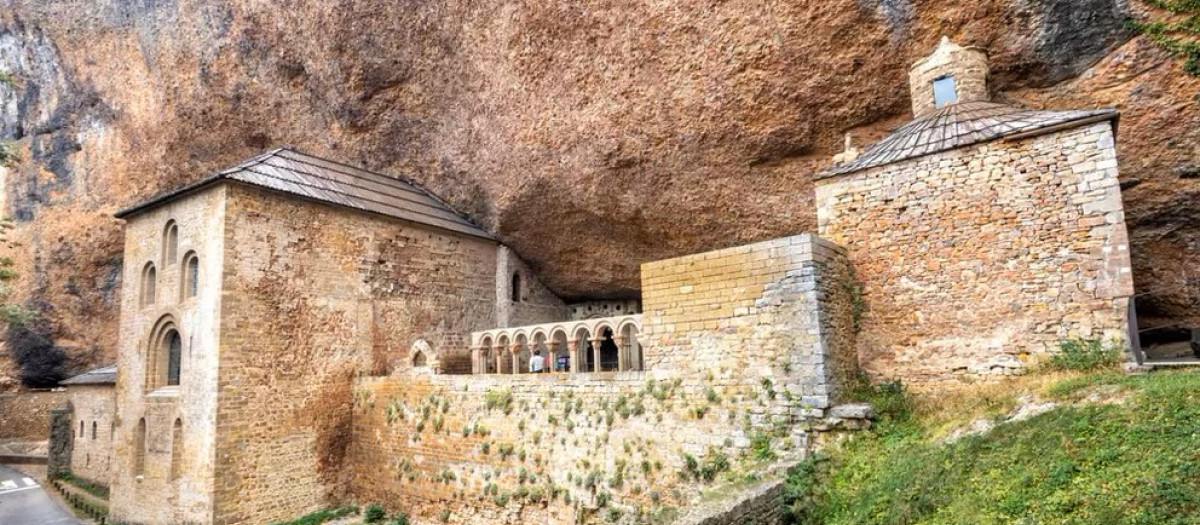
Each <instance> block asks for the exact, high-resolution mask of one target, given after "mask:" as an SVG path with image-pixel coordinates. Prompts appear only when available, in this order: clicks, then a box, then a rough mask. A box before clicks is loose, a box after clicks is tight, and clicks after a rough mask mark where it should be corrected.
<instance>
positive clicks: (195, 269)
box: [179, 251, 200, 300]
mask: <svg viewBox="0 0 1200 525" xmlns="http://www.w3.org/2000/svg"><path fill="white" fill-rule="evenodd" d="M198 293H200V257H199V256H198V255H196V252H195V251H188V252H187V253H185V254H183V271H182V272H180V279H179V299H180V300H184V299H190V298H192V297H195V296H196V295H197V294H198Z"/></svg>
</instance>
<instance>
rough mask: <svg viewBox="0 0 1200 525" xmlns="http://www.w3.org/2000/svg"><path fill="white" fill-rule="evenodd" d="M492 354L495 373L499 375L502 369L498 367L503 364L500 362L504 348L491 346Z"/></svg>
mask: <svg viewBox="0 0 1200 525" xmlns="http://www.w3.org/2000/svg"><path fill="white" fill-rule="evenodd" d="M492 352H494V353H495V354H496V373H497V374H499V373H500V371H502V370H504V368H503V367H501V366H500V363H502V362H503V361H501V360H502V359H504V347H503V346H500V345H496V346H493V347H492Z"/></svg>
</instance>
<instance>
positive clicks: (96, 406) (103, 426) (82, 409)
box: [67, 385, 117, 485]
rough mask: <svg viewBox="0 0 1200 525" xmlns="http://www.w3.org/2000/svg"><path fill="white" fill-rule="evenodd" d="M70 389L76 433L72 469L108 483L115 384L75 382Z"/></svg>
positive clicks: (74, 471)
mask: <svg viewBox="0 0 1200 525" xmlns="http://www.w3.org/2000/svg"><path fill="white" fill-rule="evenodd" d="M67 393H68V394H69V395H70V398H71V407H72V409H73V411H72V414H71V416H72V418H73V427H72V430H73V431H74V435H75V440H74V443H73V447H72V453H71V472H72V473H74V474H75V475H77V476H81V477H84V478H87V479H90V480H92V481H98V482H100V483H103V484H105V485H108V484H109V483H110V481H109V463H110V461H111V459H112V449H113V438H114V437H115V436H116V423H115V420H114V418H115V417H116V410H117V402H116V401H117V399H116V389H115V388H114V386H113V385H72V386H70V387H68V388H67ZM80 423H82V425H80ZM80 428H82V432H81V431H80Z"/></svg>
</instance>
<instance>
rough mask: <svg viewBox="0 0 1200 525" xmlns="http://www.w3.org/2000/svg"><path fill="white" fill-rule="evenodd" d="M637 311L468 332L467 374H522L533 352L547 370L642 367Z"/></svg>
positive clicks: (639, 320) (564, 370)
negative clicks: (578, 319) (469, 364)
mask: <svg viewBox="0 0 1200 525" xmlns="http://www.w3.org/2000/svg"><path fill="white" fill-rule="evenodd" d="M641 330H642V316H641V315H640V314H637V315H622V316H617V317H604V318H600V319H587V320H582V321H563V322H558V323H546V324H536V325H530V326H517V327H512V328H495V329H492V330H486V331H483V332H475V333H472V334H471V373H473V374H527V373H529V360H530V359H531V358H532V357H533V355H534V352H541V355H542V357H543V358H545V368H546V371H547V372H552V373H566V372H575V373H579V372H623V371H626V370H642V369H643V368H644V367H645V362H644V360H645V358H644V356H643V355H642V345H641V342H640V341H639V340H638V337H639V334H641Z"/></svg>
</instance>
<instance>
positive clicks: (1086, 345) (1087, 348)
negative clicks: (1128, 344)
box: [1046, 338, 1124, 372]
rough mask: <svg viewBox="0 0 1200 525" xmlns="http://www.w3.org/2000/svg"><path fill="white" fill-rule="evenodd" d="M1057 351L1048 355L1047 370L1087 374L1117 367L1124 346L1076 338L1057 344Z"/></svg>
mask: <svg viewBox="0 0 1200 525" xmlns="http://www.w3.org/2000/svg"><path fill="white" fill-rule="evenodd" d="M1058 350H1059V351H1058V353H1055V354H1051V355H1050V359H1049V360H1048V361H1047V362H1046V367H1047V368H1049V369H1051V370H1075V371H1079V372H1089V371H1092V370H1098V369H1101V368H1112V367H1116V366H1117V365H1119V364H1120V363H1121V355H1122V354H1123V353H1124V346H1123V344H1122V343H1121V342H1120V341H1109V342H1107V343H1106V342H1104V341H1101V340H1099V339H1080V338H1076V339H1066V340H1063V341H1061V342H1059V343H1058Z"/></svg>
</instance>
